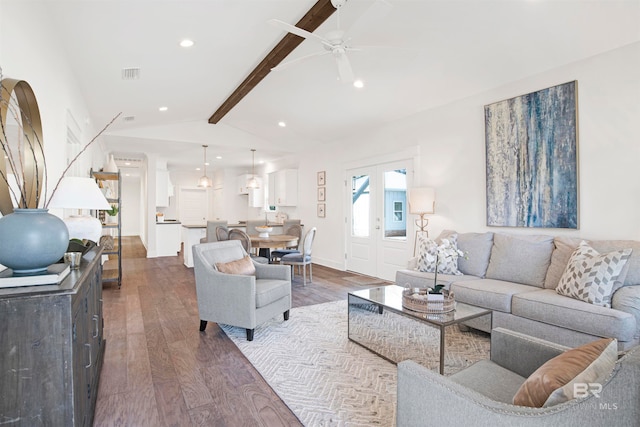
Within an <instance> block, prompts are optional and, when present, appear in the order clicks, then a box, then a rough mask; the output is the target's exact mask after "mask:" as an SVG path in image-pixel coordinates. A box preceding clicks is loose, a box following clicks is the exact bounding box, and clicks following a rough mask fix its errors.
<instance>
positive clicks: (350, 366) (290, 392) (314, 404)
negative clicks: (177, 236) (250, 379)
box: [220, 301, 489, 426]
mask: <svg viewBox="0 0 640 427" xmlns="http://www.w3.org/2000/svg"><path fill="white" fill-rule="evenodd" d="M383 317H386V314H385V316H383ZM393 317H394V318H395V319H396V321H397V323H398V325H397V329H396V331H397V334H392V336H391V337H390V338H391V339H393V337H394V336H399V335H402V333H403V330H410V331H411V332H412V336H413V337H414V338H413V339H419V340H426V341H425V342H427V341H428V343H427V344H428V345H427V347H428V351H427V352H426V354H424V357H422V358H421V359H422V360H418V362H419V363H423V364H425V365H427V366H429V367H431V368H432V369H437V366H438V354H439V332H438V330H437V329H435V328H431V327H427V326H425V328H426V329H425V330H424V332H423V333H420V334H419V337H418V338H415V337H416V334H415V322H412V321H409V322H404V318H398V317H397V316H393ZM220 326H221V327H222V329H223V330H224V331H225V333H226V334H227V335H228V336H229V337H230V338H231V339H232V340H233V342H234V343H235V344H236V345H237V346H238V348H239V349H240V350H241V351H242V353H243V354H244V355H245V356H246V357H247V358H248V359H249V361H250V362H251V363H252V364H253V365H254V366H255V367H256V369H257V370H258V371H259V372H260V374H261V375H262V376H263V377H264V379H265V380H266V381H267V382H268V383H269V385H270V386H271V387H272V388H273V390H274V391H275V392H276V393H277V394H278V395H279V396H280V397H281V398H282V400H283V401H284V402H285V403H286V405H287V406H288V407H289V408H290V409H291V410H292V411H293V412H294V413H295V414H296V416H297V417H298V418H299V419H300V421H301V422H302V423H303V424H304V425H305V426H394V425H395V410H396V378H397V377H396V373H397V370H396V366H395V365H394V364H392V363H390V362H387V361H386V360H384V359H383V358H381V357H379V356H377V355H375V354H373V353H372V352H370V351H368V350H366V349H365V348H363V347H361V346H360V345H358V344H355V343H353V342H351V341H349V340H348V337H347V327H348V325H347V301H335V302H330V303H325V304H318V305H313V306H307V307H300V308H294V309H292V310H291V316H290V318H289V321H286V322H285V321H283V320H282V317H277V318H274V319H272V320H271V321H269V322H267V323H265V324H263V325H261V326H259V327H257V328H256V330H255V336H254V340H253V341H251V342H249V341H247V340H246V332H245V330H244V329H242V328H236V327H232V326H227V325H220ZM446 336H447V358H446V359H445V360H446V361H447V364H449V363H452V364H454V365H458V366H456V367H455V368H457V369H455V370H458V369H460V368H462V367H463V366H460V365H461V364H462V365H464V366H466V365H468V364H470V363H472V362H474V361H475V360H479V359H484V358H487V357H488V349H489V344H488V338H487V337H485V336H482V335H477V334H473V333H464V334H463V333H460V332H459V331H458V329H457V327H450V328H448V329H447V335H446ZM449 336H451V343H452V345H456V346H458V345H460V343H461V342H465V343H469V342H473V343H474V344H473V345H471V346H469V345H467V344H465V345H462V347H463V348H462V351H463V353H469V352H471V353H472V354H467V355H466V356H464V357H460V355H459V354H458V353H457V352H456V351H455V350H456V349H454V348H452V347H450V346H449V342H450V339H449ZM465 337H466V338H465ZM476 341H477V342H478V343H476ZM396 344H397V343H396ZM390 345H392V346H393V343H390ZM400 345H406V342H404V343H400ZM479 349H480V351H479ZM476 353H479V354H476ZM415 355H416V354H415V353H414V354H412V358H414V359H415V357H413V356H415ZM449 355H451V357H452V359H450V358H449ZM449 373H450V369H449V368H448V371H447V374H449Z"/></svg>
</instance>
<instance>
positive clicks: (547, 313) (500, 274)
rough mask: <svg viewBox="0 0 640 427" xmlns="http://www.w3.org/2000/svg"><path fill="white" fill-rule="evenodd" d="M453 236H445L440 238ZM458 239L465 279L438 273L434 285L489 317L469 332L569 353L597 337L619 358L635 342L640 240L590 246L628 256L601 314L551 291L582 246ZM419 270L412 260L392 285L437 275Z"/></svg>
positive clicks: (547, 239)
mask: <svg viewBox="0 0 640 427" xmlns="http://www.w3.org/2000/svg"><path fill="white" fill-rule="evenodd" d="M454 233H455V232H454V231H444V232H443V233H442V234H441V235H440V236H439V238H440V239H441V238H446V237H449V236H450V235H452V234H454ZM455 234H457V245H458V249H460V250H462V251H464V252H465V254H466V257H465V258H464V259H463V258H462V257H461V258H458V270H459V271H460V272H461V273H463V275H460V276H458V275H443V274H439V275H438V283H442V284H445V286H446V288H448V289H449V290H450V291H452V292H453V293H454V295H455V298H456V301H460V302H464V303H468V304H471V305H475V306H480V307H484V308H488V309H491V310H493V325H491V324H489V319H488V318H486V316H485V318H480V319H478V320H475V321H472V322H469V323H468V324H467V326H470V327H473V328H476V329H480V330H483V331H486V332H490V331H491V328H492V327H493V328H497V327H503V328H507V329H511V330H513V331H517V332H521V333H524V334H527V335H531V336H534V337H538V338H541V339H545V340H548V341H552V342H556V343H559V344H562V345H565V346H569V347H575V346H579V345H581V344H585V343H587V342H590V341H593V340H594V339H597V338H601V337H607V338H608V337H611V338H616V339H617V340H618V347H619V350H621V351H623V350H627V349H629V348H631V347H633V346H634V345H637V344H638V343H640V241H634V240H598V241H596V240H594V241H589V240H587V242H588V243H589V244H590V245H591V247H593V248H594V249H595V250H597V251H598V252H599V253H608V252H611V251H614V250H621V249H627V248H631V249H633V252H632V254H631V257H630V258H629V260H628V261H627V264H626V267H625V270H624V273H623V274H622V275H621V276H620V277H621V278H622V277H623V276H624V282H623V283H619V284H618V285H619V286H620V287H619V288H617V290H615V291H614V293H613V295H612V298H611V307H602V306H598V305H594V304H590V303H588V302H584V301H581V300H577V299H573V298H570V297H567V296H563V295H559V294H558V293H557V292H556V290H555V288H556V286H557V285H558V282H559V280H560V278H561V277H562V274H563V272H564V270H565V267H566V266H567V263H568V261H569V258H570V257H571V254H572V253H573V251H574V250H575V249H576V248H577V247H578V245H579V244H580V241H581V240H582V239H578V238H569V237H564V236H556V237H554V236H546V235H516V234H507V233H492V232H486V233H455ZM585 240H586V239H585ZM416 266H417V259H415V258H414V259H412V260H410V261H409V266H408V268H407V269H405V270H400V271H398V272H397V273H396V284H397V285H400V286H411V287H427V286H431V285H432V284H433V279H434V274H433V273H426V272H420V271H417V270H416ZM625 273H626V276H625Z"/></svg>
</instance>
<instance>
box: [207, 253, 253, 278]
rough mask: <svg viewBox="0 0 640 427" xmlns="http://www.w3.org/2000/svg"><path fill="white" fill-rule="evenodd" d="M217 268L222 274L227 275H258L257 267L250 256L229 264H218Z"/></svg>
mask: <svg viewBox="0 0 640 427" xmlns="http://www.w3.org/2000/svg"><path fill="white" fill-rule="evenodd" d="M216 268H217V269H218V271H219V272H220V273H225V274H242V275H245V276H253V275H254V274H256V267H255V266H254V265H253V261H251V258H250V257H249V255H247V256H245V257H244V258H240V259H237V260H234V261H229V262H216Z"/></svg>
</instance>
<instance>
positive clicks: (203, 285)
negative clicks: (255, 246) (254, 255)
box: [193, 240, 291, 341]
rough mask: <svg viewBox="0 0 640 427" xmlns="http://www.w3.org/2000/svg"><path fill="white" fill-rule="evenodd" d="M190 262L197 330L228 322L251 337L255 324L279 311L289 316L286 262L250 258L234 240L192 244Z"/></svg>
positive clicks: (289, 301)
mask: <svg viewBox="0 0 640 427" xmlns="http://www.w3.org/2000/svg"><path fill="white" fill-rule="evenodd" d="M193 263H194V272H195V279H196V293H197V300H198V312H199V315H200V331H204V330H205V328H206V327H207V322H216V323H221V324H225V325H232V326H237V327H241V328H245V329H246V330H247V340H248V341H252V340H253V331H254V329H255V327H256V326H257V325H259V324H261V323H264V322H266V321H267V320H269V319H271V318H273V317H275V316H278V315H280V314H283V315H284V320H288V319H289V309H290V308H291V269H290V268H289V267H288V266H284V265H269V264H260V263H257V262H255V261H252V260H251V258H248V257H247V253H246V252H245V250H244V249H243V248H242V245H241V243H240V241H238V240H227V241H223V242H211V243H201V244H198V245H194V246H193ZM251 270H253V272H254V273H253V274H251ZM222 271H233V272H234V273H239V274H228V273H223V272H222Z"/></svg>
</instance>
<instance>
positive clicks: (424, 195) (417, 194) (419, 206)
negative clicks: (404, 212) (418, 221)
mask: <svg viewBox="0 0 640 427" xmlns="http://www.w3.org/2000/svg"><path fill="white" fill-rule="evenodd" d="M435 204H436V190H435V189H434V188H432V187H416V188H411V189H410V190H409V212H411V213H412V214H432V213H434V212H435Z"/></svg>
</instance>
